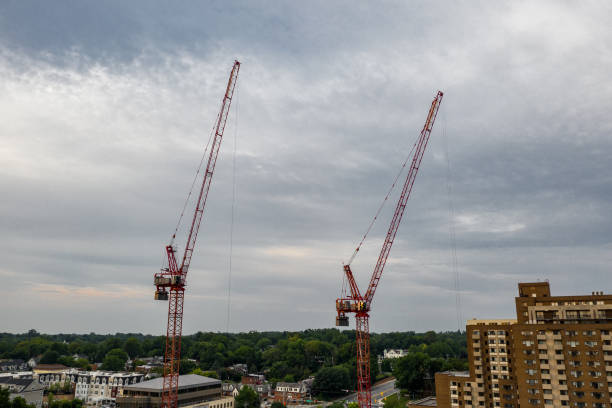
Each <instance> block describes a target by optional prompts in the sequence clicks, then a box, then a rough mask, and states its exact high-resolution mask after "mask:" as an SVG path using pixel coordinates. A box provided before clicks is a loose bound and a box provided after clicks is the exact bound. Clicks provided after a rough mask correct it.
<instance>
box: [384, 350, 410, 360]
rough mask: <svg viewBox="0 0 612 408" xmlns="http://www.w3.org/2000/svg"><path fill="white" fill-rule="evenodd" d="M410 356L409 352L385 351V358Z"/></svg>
mask: <svg viewBox="0 0 612 408" xmlns="http://www.w3.org/2000/svg"><path fill="white" fill-rule="evenodd" d="M407 355H408V350H402V349H388V350H387V349H385V350H384V351H383V358H385V359H387V358H402V357H405V356H407Z"/></svg>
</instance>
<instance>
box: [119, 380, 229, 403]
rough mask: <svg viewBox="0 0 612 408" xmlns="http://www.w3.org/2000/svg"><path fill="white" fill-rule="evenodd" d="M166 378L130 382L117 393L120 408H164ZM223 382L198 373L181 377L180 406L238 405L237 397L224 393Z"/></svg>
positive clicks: (179, 389)
mask: <svg viewBox="0 0 612 408" xmlns="http://www.w3.org/2000/svg"><path fill="white" fill-rule="evenodd" d="M162 390H163V378H155V379H153V380H149V381H144V382H141V383H139V384H133V385H128V386H126V387H124V388H123V392H122V394H121V395H119V396H117V400H116V401H117V406H118V408H160V407H161V394H162ZM221 392H222V386H221V381H220V380H217V379H214V378H208V377H203V376H201V375H196V374H187V375H181V376H179V386H178V406H179V407H194V408H234V398H233V397H227V396H222V395H221Z"/></svg>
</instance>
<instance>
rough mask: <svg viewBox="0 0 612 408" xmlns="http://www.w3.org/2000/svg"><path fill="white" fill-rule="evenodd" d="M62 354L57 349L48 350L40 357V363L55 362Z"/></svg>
mask: <svg viewBox="0 0 612 408" xmlns="http://www.w3.org/2000/svg"><path fill="white" fill-rule="evenodd" d="M59 358H60V354H59V353H58V352H57V351H55V350H47V351H45V354H43V355H42V357H41V358H40V364H55V363H57V362H58V360H59Z"/></svg>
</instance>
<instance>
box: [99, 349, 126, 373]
mask: <svg viewBox="0 0 612 408" xmlns="http://www.w3.org/2000/svg"><path fill="white" fill-rule="evenodd" d="M127 360H128V355H127V353H126V352H125V351H123V349H120V348H115V349H112V350H111V351H109V352H108V353H106V356H105V357H104V361H103V363H102V368H104V369H105V370H108V371H123V370H125V362H126V361H127Z"/></svg>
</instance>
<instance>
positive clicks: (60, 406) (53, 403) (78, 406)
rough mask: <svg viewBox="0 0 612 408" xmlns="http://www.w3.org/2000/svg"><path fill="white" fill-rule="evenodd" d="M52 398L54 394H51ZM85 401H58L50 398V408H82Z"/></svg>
mask: <svg viewBox="0 0 612 408" xmlns="http://www.w3.org/2000/svg"><path fill="white" fill-rule="evenodd" d="M50 395H51V396H52V394H50ZM82 407H83V401H81V400H80V399H73V400H56V399H53V398H52V397H50V398H49V404H48V408H82Z"/></svg>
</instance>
